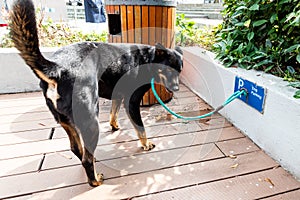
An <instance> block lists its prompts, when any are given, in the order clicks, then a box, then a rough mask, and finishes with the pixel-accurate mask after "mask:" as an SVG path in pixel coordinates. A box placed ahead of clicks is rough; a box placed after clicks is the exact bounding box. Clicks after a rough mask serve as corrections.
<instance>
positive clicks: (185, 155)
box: [43, 143, 224, 175]
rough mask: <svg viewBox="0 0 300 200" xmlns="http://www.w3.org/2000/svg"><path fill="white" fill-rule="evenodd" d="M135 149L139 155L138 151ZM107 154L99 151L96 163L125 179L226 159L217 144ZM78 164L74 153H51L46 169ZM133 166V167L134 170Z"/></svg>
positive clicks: (102, 150) (103, 150) (46, 160)
mask: <svg viewBox="0 0 300 200" xmlns="http://www.w3.org/2000/svg"><path fill="white" fill-rule="evenodd" d="M160 144H162V143H160ZM134 146H136V145H134ZM134 146H133V147H134ZM122 147H123V146H122ZM126 147H127V148H126V149H129V150H130V147H132V146H129V145H127V146H126ZM134 149H135V151H137V150H136V148H134ZM106 150H108V148H102V149H101V152H100V150H99V151H98V152H97V153H96V158H97V161H100V162H101V164H104V165H106V166H110V167H111V168H114V169H115V170H117V171H119V170H122V175H126V174H135V173H142V172H144V171H149V170H155V169H160V168H165V167H171V166H177V165H183V164H188V163H190V162H199V161H204V160H211V159H216V158H221V157H224V155H223V154H222V153H221V152H220V151H219V150H218V148H216V146H215V145H214V144H205V145H199V146H193V147H184V148H173V149H169V150H167V151H166V150H159V151H158V150H157V151H151V152H148V153H145V152H143V151H142V150H140V149H138V151H139V153H134V154H127V153H126V150H125V148H124V149H123V153H122V152H121V151H119V152H118V151H113V152H110V151H108V152H106ZM110 153H111V154H110ZM101 155H102V156H101ZM133 159H134V162H133ZM120 161H121V162H120ZM146 163H147V164H146ZM76 164H77V165H80V161H79V159H77V158H76V157H75V156H74V155H73V154H72V153H71V152H62V153H61V152H59V153H52V154H50V155H47V157H46V159H45V162H44V165H43V169H47V170H49V169H55V168H58V167H65V166H71V165H76ZM133 164H134V167H132V165H133Z"/></svg>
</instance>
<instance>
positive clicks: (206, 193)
mask: <svg viewBox="0 0 300 200" xmlns="http://www.w3.org/2000/svg"><path fill="white" fill-rule="evenodd" d="M265 179H270V180H271V181H272V183H273V184H274V186H273V185H272V184H271V183H270V182H268V181H266V180H265ZM299 187H300V183H299V182H297V181H296V180H295V179H294V178H293V177H292V176H291V175H290V174H288V173H287V172H285V171H284V170H283V169H282V168H278V169H270V170H267V171H263V172H259V173H254V174H250V175H245V176H240V177H235V178H231V179H227V180H222V181H218V182H212V183H208V184H204V185H197V186H192V187H186V188H183V189H178V190H173V191H166V192H162V193H159V194H153V195H149V196H145V197H141V198H135V199H139V200H142V199H149V198H150V197H151V199H152V200H156V199H205V200H215V199H222V200H232V199H260V198H263V197H266V196H269V195H274V194H277V193H282V192H285V191H288V190H292V189H295V188H299ZM298 194H300V193H299V192H298ZM285 197H286V196H285ZM293 197H296V198H292V199H293V200H295V199H298V198H299V196H296V193H294V194H293ZM270 199H274V198H270ZM275 199H276V198H275ZM280 199H281V198H280ZM282 199H284V200H287V199H288V198H282Z"/></svg>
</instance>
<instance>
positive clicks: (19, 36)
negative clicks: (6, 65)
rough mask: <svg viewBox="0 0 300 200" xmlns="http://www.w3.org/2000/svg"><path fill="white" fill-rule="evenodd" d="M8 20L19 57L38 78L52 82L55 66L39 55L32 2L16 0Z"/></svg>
mask: <svg viewBox="0 0 300 200" xmlns="http://www.w3.org/2000/svg"><path fill="white" fill-rule="evenodd" d="M10 20H11V22H10V29H11V37H12V40H13V42H14V44H15V47H16V48H17V49H18V50H19V51H20V55H21V57H22V58H23V59H24V60H25V62H26V64H27V65H28V66H30V68H31V69H32V70H33V71H34V73H35V74H36V75H37V77H38V78H40V79H42V80H44V81H46V82H48V83H52V82H53V81H54V80H52V79H51V78H50V73H51V71H54V70H53V68H55V66H56V65H55V63H53V62H50V61H49V60H47V59H46V58H44V56H43V55H42V54H41V51H40V48H39V39H38V31H37V23H36V17H35V9H34V5H33V2H32V0H16V1H15V2H14V4H13V7H12V11H11V13H10Z"/></svg>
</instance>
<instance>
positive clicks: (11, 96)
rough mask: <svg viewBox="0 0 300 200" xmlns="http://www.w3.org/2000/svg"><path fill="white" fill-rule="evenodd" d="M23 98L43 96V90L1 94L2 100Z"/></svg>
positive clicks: (8, 100) (0, 98)
mask: <svg viewBox="0 0 300 200" xmlns="http://www.w3.org/2000/svg"><path fill="white" fill-rule="evenodd" d="M21 98H26V99H28V100H29V99H34V100H35V99H37V98H43V93H42V92H26V93H17V94H0V101H1V102H11V101H20V99H21Z"/></svg>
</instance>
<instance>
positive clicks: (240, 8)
mask: <svg viewBox="0 0 300 200" xmlns="http://www.w3.org/2000/svg"><path fill="white" fill-rule="evenodd" d="M245 9H248V8H247V7H246V6H239V7H237V8H236V10H245Z"/></svg>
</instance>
